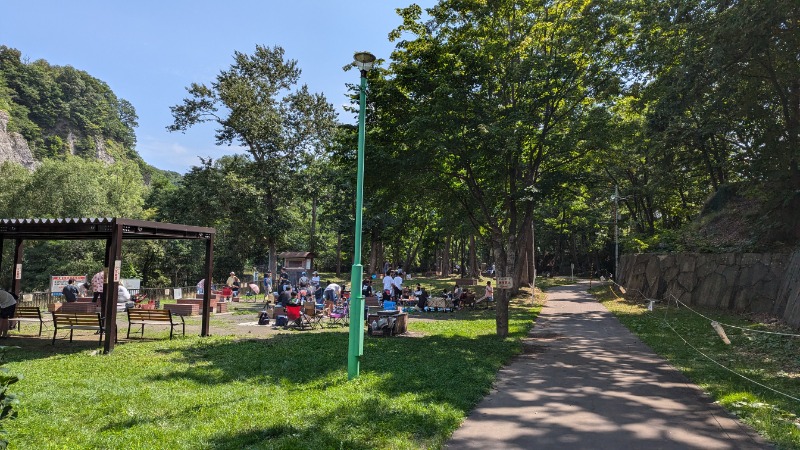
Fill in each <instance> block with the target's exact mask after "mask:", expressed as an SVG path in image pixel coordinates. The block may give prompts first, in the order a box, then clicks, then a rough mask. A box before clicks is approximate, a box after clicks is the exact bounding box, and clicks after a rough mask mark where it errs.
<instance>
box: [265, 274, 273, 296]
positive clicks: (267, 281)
mask: <svg viewBox="0 0 800 450" xmlns="http://www.w3.org/2000/svg"><path fill="white" fill-rule="evenodd" d="M268 295H272V272H270V271H267V274H266V275H264V300H266V299H268V298H269V297H267V296H268Z"/></svg>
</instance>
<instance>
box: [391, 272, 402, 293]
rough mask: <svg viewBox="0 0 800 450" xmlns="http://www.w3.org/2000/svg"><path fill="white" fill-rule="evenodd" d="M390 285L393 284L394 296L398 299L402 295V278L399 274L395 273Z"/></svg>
mask: <svg viewBox="0 0 800 450" xmlns="http://www.w3.org/2000/svg"><path fill="white" fill-rule="evenodd" d="M392 284H394V296H395V297H396V298H400V295H401V294H402V293H403V277H402V275H400V274H399V273H396V274H395V276H394V279H393V280H392Z"/></svg>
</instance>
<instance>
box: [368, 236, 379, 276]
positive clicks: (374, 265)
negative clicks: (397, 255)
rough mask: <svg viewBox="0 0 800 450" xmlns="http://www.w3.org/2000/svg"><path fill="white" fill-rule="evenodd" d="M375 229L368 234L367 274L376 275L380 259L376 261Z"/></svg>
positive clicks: (376, 239)
mask: <svg viewBox="0 0 800 450" xmlns="http://www.w3.org/2000/svg"><path fill="white" fill-rule="evenodd" d="M377 234H378V233H377V232H376V231H375V229H373V230H371V231H370V233H369V263H368V264H369V272H368V273H370V274H371V273H378V272H380V271H381V269H379V268H378V264H380V259H378V244H379V242H378V236H377Z"/></svg>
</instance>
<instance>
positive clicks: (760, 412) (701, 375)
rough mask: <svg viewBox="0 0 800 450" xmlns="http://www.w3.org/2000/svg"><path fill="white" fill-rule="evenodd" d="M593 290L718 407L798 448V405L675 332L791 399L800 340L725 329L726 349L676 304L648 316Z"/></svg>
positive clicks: (798, 373) (726, 319) (719, 314)
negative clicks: (701, 353) (718, 404)
mask: <svg viewBox="0 0 800 450" xmlns="http://www.w3.org/2000/svg"><path fill="white" fill-rule="evenodd" d="M593 292H594V293H595V295H597V296H599V297H600V299H601V301H602V302H603V304H604V305H605V306H606V307H607V308H608V309H609V310H611V312H613V313H614V314H615V315H616V316H617V317H618V318H619V320H620V321H621V322H622V323H623V324H624V325H625V326H626V327H628V328H629V329H630V330H631V331H633V332H634V333H636V334H637V335H638V336H639V337H640V338H641V339H642V341H644V342H645V343H647V345H649V346H650V347H651V348H652V349H653V350H654V351H656V352H657V353H658V354H660V355H662V356H663V357H665V358H666V359H668V360H669V361H670V362H671V363H672V364H673V365H674V366H676V367H678V368H679V369H680V370H681V371H682V372H683V373H684V374H686V376H687V377H689V379H691V380H692V381H693V382H694V383H695V384H697V385H698V386H700V387H701V388H702V389H703V390H705V391H706V392H708V393H709V394H710V395H711V396H712V397H713V398H714V399H715V400H717V401H718V402H719V403H720V404H721V405H722V406H724V407H725V408H726V409H728V410H729V411H731V412H732V413H734V414H736V415H737V416H739V417H740V418H741V419H742V420H743V421H744V422H746V423H748V424H750V425H751V426H752V427H753V428H755V429H756V430H757V431H758V432H759V433H761V434H762V435H763V436H765V437H766V438H767V439H769V440H770V441H772V442H774V443H776V444H777V445H778V446H779V448H787V449H800V419H798V416H800V402H797V401H794V400H791V399H789V398H787V397H785V396H783V395H780V394H777V393H775V392H772V391H770V390H769V389H766V388H763V387H760V386H758V385H756V384H754V383H751V382H749V381H747V380H744V379H743V378H741V377H739V376H737V375H735V374H733V373H731V372H730V371H728V370H725V369H724V368H722V367H720V366H719V365H717V364H715V363H713V362H711V361H710V360H709V359H707V358H705V357H704V356H702V355H700V354H699V353H698V352H697V351H695V350H693V349H692V348H691V347H690V346H689V345H687V344H686V343H684V342H683V340H682V339H681V338H679V337H678V335H677V334H680V335H681V336H683V338H684V339H686V341H687V342H688V343H689V344H691V345H692V346H694V347H695V348H697V349H698V350H699V351H701V352H703V353H704V354H706V355H708V356H709V357H711V358H713V359H714V360H715V361H717V362H718V363H720V364H722V365H723V366H725V367H727V368H729V369H731V370H733V371H735V372H737V373H740V374H742V375H744V376H746V377H748V378H750V379H752V380H754V381H757V382H758V383H761V384H763V385H765V386H768V387H770V388H772V389H775V390H777V391H780V392H783V393H786V394H789V395H791V396H793V397H800V338H796V337H794V338H793V337H787V336H777V335H767V334H757V333H751V332H746V331H741V330H737V329H735V328H731V327H728V328H726V329H725V331H726V334H727V336H728V337H729V338H730V340H731V345H726V344H724V343H723V342H722V340H721V339H720V338H719V336H717V333H716V332H715V331H714V329H713V328H712V327H711V324H710V322H709V321H708V320H706V319H704V318H702V317H700V316H698V315H697V314H695V313H693V312H691V311H689V310H688V309H686V308H676V307H675V304H674V303H673V304H672V306H669V307H668V306H667V305H663V304H656V307H655V310H654V311H652V312H648V311H647V309H646V308H645V305H644V303H643V302H641V301H639V302H635V301H627V300H625V299H623V298H620V297H618V295H617V293H615V292H614V291H612V290H611V289H610V288H609V287H608V286H605V287H601V288H597V289H595V290H594V291H593ZM694 309H697V308H694ZM698 312H701V313H702V314H703V315H705V316H707V317H710V318H712V319H714V320H717V321H719V322H723V323H729V324H732V325H736V326H740V327H745V328H749V329H765V328H766V326H764V325H762V324H757V323H753V322H751V321H749V320H747V319H746V318H744V317H742V316H738V315H736V314H733V313H730V312H726V311H717V310H698ZM667 324H669V325H671V326H672V328H674V330H675V331H673V330H672V329H670V326H668V325H667ZM785 331H789V332H791V330H785ZM676 332H677V334H676Z"/></svg>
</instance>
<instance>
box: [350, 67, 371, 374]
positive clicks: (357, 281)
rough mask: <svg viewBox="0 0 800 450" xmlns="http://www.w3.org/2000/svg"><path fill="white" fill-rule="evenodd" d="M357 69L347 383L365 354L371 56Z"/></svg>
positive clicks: (356, 370)
mask: <svg viewBox="0 0 800 450" xmlns="http://www.w3.org/2000/svg"><path fill="white" fill-rule="evenodd" d="M353 59H355V61H356V67H358V69H359V71H360V72H361V89H360V93H359V99H358V105H359V110H358V168H357V172H356V218H355V219H356V226H355V228H356V229H355V236H354V237H355V249H354V251H353V269H352V271H351V272H350V344H349V346H348V350H347V379H348V380H352V379H354V378H357V377H358V372H359V366H360V363H361V360H360V358H361V355H363V354H364V296H363V294H362V293H361V283H362V282H363V280H364V266H362V265H361V210H362V209H363V204H364V135H365V125H364V122H365V120H366V114H365V113H366V102H367V72H368V71H369V69H371V68H372V64H373V63H374V62H375V56H374V55H373V54H372V53H369V52H359V53H356V54H355V55H354V56H353Z"/></svg>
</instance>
